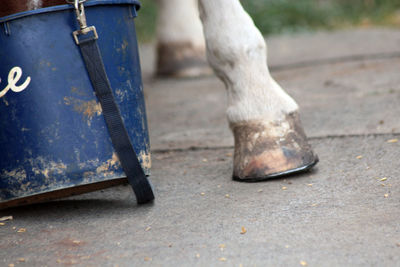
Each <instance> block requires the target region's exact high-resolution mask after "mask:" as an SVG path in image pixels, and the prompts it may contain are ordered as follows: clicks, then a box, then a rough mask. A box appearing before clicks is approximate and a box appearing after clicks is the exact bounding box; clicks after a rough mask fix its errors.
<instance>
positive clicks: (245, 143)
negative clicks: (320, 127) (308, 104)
mask: <svg viewBox="0 0 400 267" xmlns="http://www.w3.org/2000/svg"><path fill="white" fill-rule="evenodd" d="M231 128H232V131H233V134H234V137H235V155H234V170H233V179H234V180H239V181H245V182H257V181H262V180H266V179H270V178H277V177H282V176H286V175H290V174H295V173H298V172H303V171H306V170H309V169H311V168H312V167H313V166H314V165H315V164H317V163H318V156H317V155H316V154H315V153H314V152H313V150H312V148H311V146H310V145H309V144H308V142H307V137H306V135H305V133H304V130H303V127H302V126H301V122H300V118H299V115H298V113H297V112H294V113H291V114H288V115H287V116H286V119H285V120H282V121H276V122H272V123H268V122H261V121H254V122H246V123H239V124H232V125H231Z"/></svg>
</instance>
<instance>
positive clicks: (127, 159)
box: [66, 0, 154, 204]
mask: <svg viewBox="0 0 400 267" xmlns="http://www.w3.org/2000/svg"><path fill="white" fill-rule="evenodd" d="M66 1H67V2H68V3H71V4H72V2H71V1H70V0H66ZM84 2H85V0H74V2H73V4H74V7H75V13H76V17H77V21H78V23H79V26H80V30H77V31H74V32H73V36H74V39H75V42H76V44H77V45H79V47H80V49H81V53H82V56H83V59H84V61H85V65H86V69H87V71H88V73H89V76H90V80H91V82H92V86H93V88H94V90H95V92H96V96H97V98H98V100H99V102H100V104H101V107H102V110H103V115H104V119H105V121H106V124H107V128H108V132H109V134H110V136H111V141H112V143H113V146H114V149H115V151H116V153H117V155H118V158H119V160H120V162H121V165H122V168H123V170H124V172H125V174H126V176H127V177H128V181H129V183H130V185H131V186H132V188H133V191H134V192H135V195H136V198H137V201H138V203H139V204H143V203H147V202H149V201H152V200H154V194H153V190H152V187H151V184H150V183H149V181H148V179H147V177H146V175H145V173H144V172H143V169H142V167H141V165H140V163H139V160H138V158H137V155H136V152H135V150H134V148H133V146H132V142H131V140H130V138H129V135H128V133H127V130H126V127H125V124H124V122H123V119H122V117H121V113H120V110H119V108H118V105H117V104H116V102H115V99H114V96H113V93H112V89H111V84H110V82H109V79H108V77H107V73H106V71H105V68H104V63H103V60H102V57H101V53H100V49H99V47H98V45H97V41H96V40H97V39H98V38H99V37H98V34H97V31H96V28H95V27H94V26H90V27H88V26H87V23H86V15H85V7H84ZM90 32H93V34H89V33H90Z"/></svg>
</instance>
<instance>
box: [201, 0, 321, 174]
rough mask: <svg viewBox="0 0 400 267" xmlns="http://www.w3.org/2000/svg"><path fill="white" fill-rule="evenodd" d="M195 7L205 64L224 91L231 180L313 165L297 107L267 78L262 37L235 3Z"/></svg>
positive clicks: (221, 0)
mask: <svg viewBox="0 0 400 267" xmlns="http://www.w3.org/2000/svg"><path fill="white" fill-rule="evenodd" d="M199 8H200V18H201V20H202V22H203V27H204V34H205V39H206V45H207V58H208V62H209V63H210V65H211V67H212V68H213V69H214V71H215V73H216V75H217V76H218V77H219V78H220V79H221V80H222V81H223V82H224V83H225V86H226V88H227V93H228V110H227V115H228V121H229V124H230V128H231V130H232V131H233V135H234V139H235V154H234V171H233V178H234V179H237V180H245V181H254V180H263V179H266V178H272V177H277V176H282V175H287V174H290V173H295V172H299V171H304V170H307V169H309V168H311V167H312V166H314V165H315V164H316V163H317V162H318V157H317V156H316V154H314V152H313V151H312V149H311V147H310V145H309V144H308V142H307V138H306V135H305V133H304V131H303V128H302V125H301V122H300V119H299V112H298V106H297V104H296V102H295V101H294V100H293V99H292V98H291V97H290V96H289V95H288V94H286V93H285V91H284V90H282V88H281V87H280V86H279V85H278V84H277V83H276V82H275V80H274V79H273V78H272V77H271V75H270V72H269V70H268V66H267V50H266V44H265V41H264V38H263V36H262V35H261V33H260V32H259V31H258V29H257V28H256V27H255V25H254V23H253V21H252V19H251V18H250V16H249V15H248V14H247V13H246V12H245V11H244V9H243V8H242V6H241V4H240V2H239V0H199Z"/></svg>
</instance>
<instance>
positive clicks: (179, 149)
mask: <svg viewBox="0 0 400 267" xmlns="http://www.w3.org/2000/svg"><path fill="white" fill-rule="evenodd" d="M385 136H386V137H387V138H390V137H400V133H370V134H338V135H321V136H311V137H309V138H308V140H310V141H313V140H324V139H345V138H366V137H385ZM224 149H234V146H214V147H210V146H191V147H187V148H182V147H177V148H165V149H163V148H161V149H152V150H151V152H152V153H153V154H167V153H181V152H189V151H206V150H211V151H217V150H224Z"/></svg>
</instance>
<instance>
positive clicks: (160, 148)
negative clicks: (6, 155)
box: [0, 29, 400, 266]
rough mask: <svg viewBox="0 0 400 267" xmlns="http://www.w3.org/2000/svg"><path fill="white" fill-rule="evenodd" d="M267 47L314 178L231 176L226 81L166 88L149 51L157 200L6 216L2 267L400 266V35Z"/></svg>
mask: <svg viewBox="0 0 400 267" xmlns="http://www.w3.org/2000/svg"><path fill="white" fill-rule="evenodd" d="M268 44H269V51H270V52H269V54H270V57H269V62H270V64H271V68H272V70H274V71H273V76H274V77H275V78H276V79H277V80H278V82H279V83H280V84H281V85H282V86H283V87H284V88H285V89H286V90H287V91H288V93H289V94H290V95H292V96H293V97H294V98H295V99H296V100H297V101H298V103H299V105H300V107H301V112H302V113H301V115H302V119H303V122H304V126H305V128H306V132H307V133H308V135H309V137H310V142H311V144H312V145H313V147H314V149H315V151H316V152H317V153H318V155H319V157H320V160H321V161H320V163H319V164H318V165H317V167H316V168H315V169H314V170H313V171H312V172H310V173H306V174H303V175H299V176H295V177H291V178H286V179H275V180H270V181H267V182H263V183H252V184H247V183H239V182H234V181H232V180H231V172H232V152H233V146H232V145H233V139H232V136H231V134H230V132H229V129H228V127H227V122H226V119H225V115H224V110H225V108H226V103H225V102H224V100H225V91H224V87H223V85H222V83H221V82H220V81H219V80H217V79H216V78H215V77H205V78H201V79H190V80H174V79H167V80H154V79H153V78H152V77H151V73H152V61H153V60H154V54H153V51H154V50H153V47H152V46H147V45H146V46H143V47H142V49H141V51H142V52H141V55H142V65H143V72H144V77H145V79H144V80H145V84H144V87H145V94H146V98H147V106H148V118H149V126H150V135H151V142H152V147H153V163H154V167H153V169H152V176H151V181H152V183H153V185H154V186H155V192H156V197H157V199H156V201H155V203H154V204H153V205H145V206H136V204H135V199H134V197H133V195H132V192H131V189H130V188H129V187H128V186H119V187H115V188H110V189H107V190H102V191H98V192H93V193H89V194H85V195H81V196H76V197H71V198H67V199H63V200H58V201H54V202H50V203H45V204H37V205H31V206H28V207H19V208H14V209H9V210H4V211H0V217H1V216H6V215H12V216H13V217H14V219H13V220H11V221H5V222H3V223H4V224H5V225H2V226H0V237H1V238H0V265H1V266H8V265H9V264H14V265H15V266H23V265H26V266H71V265H72V266H400V264H399V262H400V179H399V177H400V168H399V167H400V160H399V159H400V141H398V142H396V140H397V139H400V120H399V118H398V117H399V115H398V114H400V105H399V103H400V86H399V85H400V30H396V29H363V30H346V31H338V32H321V33H314V34H300V35H293V36H274V37H271V38H268ZM388 141H389V142H388ZM21 228H24V229H25V230H26V231H25V232H20V233H18V230H19V229H21ZM21 258H23V260H24V261H22V259H21Z"/></svg>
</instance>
